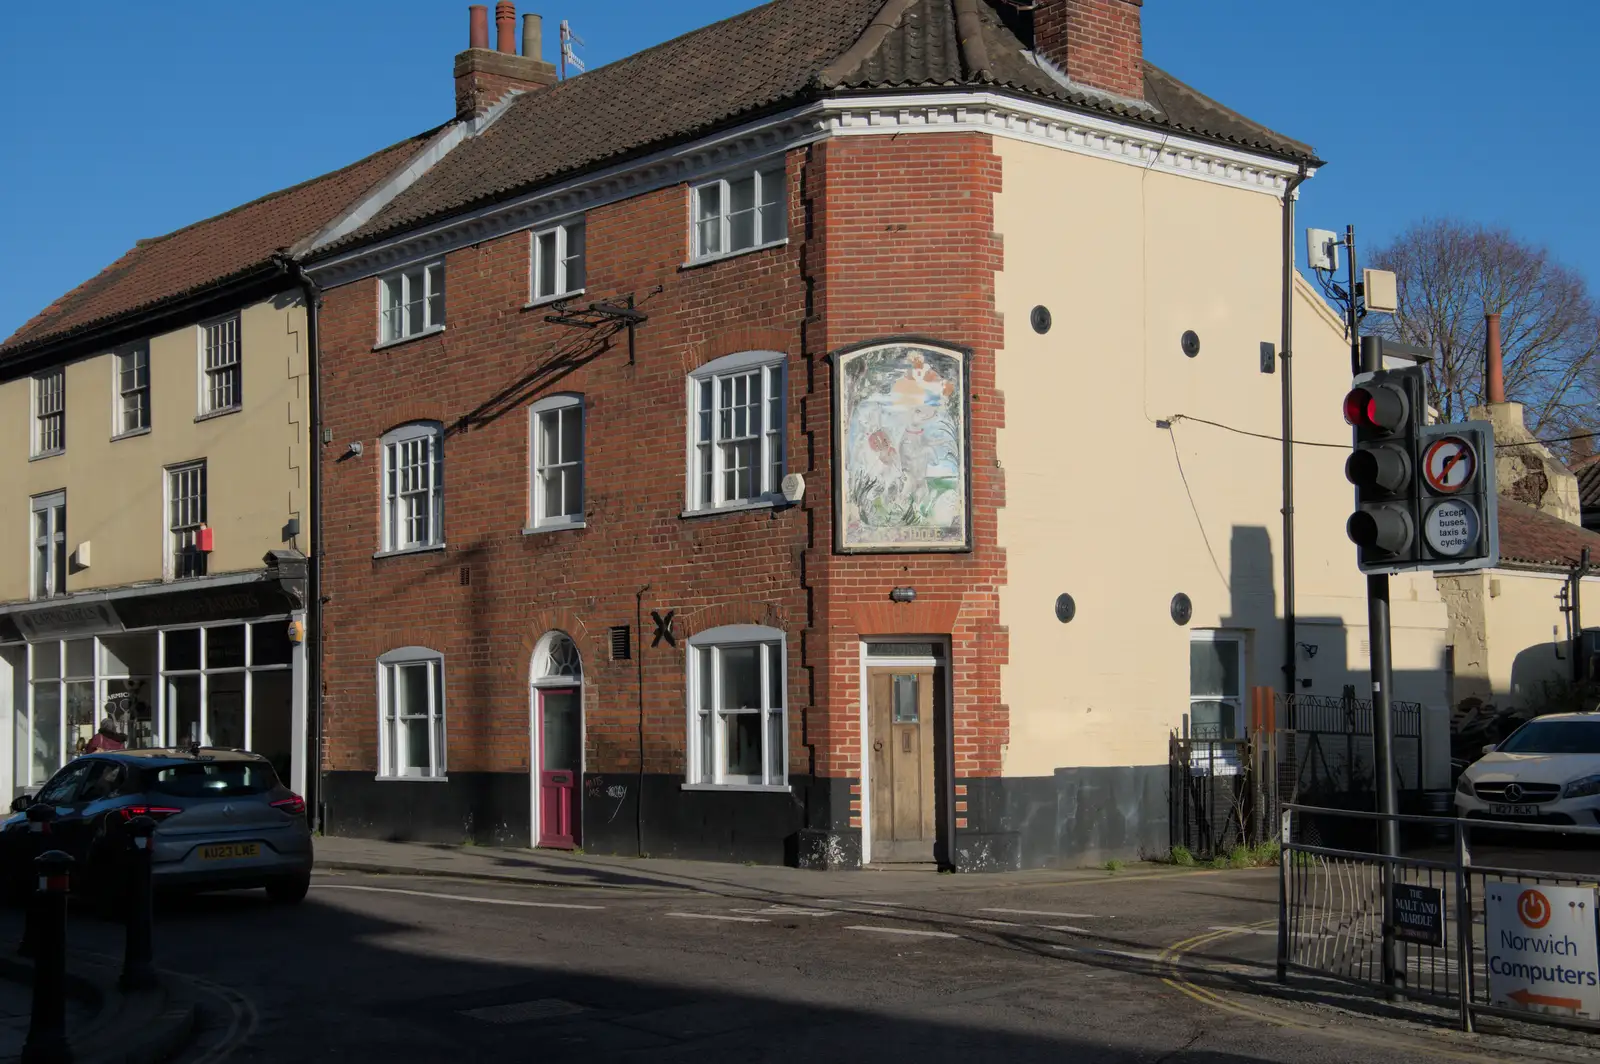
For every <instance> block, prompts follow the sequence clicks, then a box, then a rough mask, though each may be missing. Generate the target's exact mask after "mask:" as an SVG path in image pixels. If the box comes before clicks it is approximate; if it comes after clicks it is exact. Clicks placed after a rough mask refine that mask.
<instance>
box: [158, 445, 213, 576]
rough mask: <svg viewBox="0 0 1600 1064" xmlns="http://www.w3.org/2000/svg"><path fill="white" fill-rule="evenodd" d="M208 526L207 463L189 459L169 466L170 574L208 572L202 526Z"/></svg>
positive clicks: (184, 574)
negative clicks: (201, 535) (202, 548)
mask: <svg viewBox="0 0 1600 1064" xmlns="http://www.w3.org/2000/svg"><path fill="white" fill-rule="evenodd" d="M205 527H206V464H205V462H204V461H203V460H202V461H199V462H185V463H184V464H183V465H179V466H171V467H170V468H168V469H167V559H168V565H169V576H170V577H171V578H172V579H174V580H181V579H183V578H184V577H189V576H205V575H206V557H207V556H206V553H205V551H203V550H201V543H200V530H201V529H203V528H205Z"/></svg>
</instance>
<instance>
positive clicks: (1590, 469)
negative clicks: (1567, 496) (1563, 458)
mask: <svg viewBox="0 0 1600 1064" xmlns="http://www.w3.org/2000/svg"><path fill="white" fill-rule="evenodd" d="M1570 468H1571V469H1572V475H1573V476H1575V477H1577V478H1578V499H1579V502H1580V503H1581V504H1582V506H1583V508H1584V509H1585V510H1593V509H1597V508H1600V455H1595V456H1593V457H1590V458H1587V459H1585V460H1584V461H1582V462H1579V463H1575V464H1574V465H1572V466H1571V467H1570Z"/></svg>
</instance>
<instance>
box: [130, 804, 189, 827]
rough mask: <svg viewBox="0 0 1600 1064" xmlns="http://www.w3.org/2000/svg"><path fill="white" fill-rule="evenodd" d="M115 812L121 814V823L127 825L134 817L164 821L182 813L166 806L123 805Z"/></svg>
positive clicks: (180, 810)
mask: <svg viewBox="0 0 1600 1064" xmlns="http://www.w3.org/2000/svg"><path fill="white" fill-rule="evenodd" d="M117 812H119V813H121V814H122V820H123V823H127V822H128V821H129V820H132V819H133V818H134V817H136V816H147V817H150V818H151V819H152V820H165V819H166V818H167V817H169V816H176V815H177V814H179V813H181V812H183V810H182V809H174V808H172V807H171V806H166V805H125V806H123V807H122V808H121V809H118V810H117Z"/></svg>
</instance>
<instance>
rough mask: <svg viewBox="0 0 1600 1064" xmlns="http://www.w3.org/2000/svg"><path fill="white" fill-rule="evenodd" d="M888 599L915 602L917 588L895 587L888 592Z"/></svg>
mask: <svg viewBox="0 0 1600 1064" xmlns="http://www.w3.org/2000/svg"><path fill="white" fill-rule="evenodd" d="M889 601H890V602H915V601H917V589H916V588H914V587H897V588H895V589H894V590H893V591H891V592H889Z"/></svg>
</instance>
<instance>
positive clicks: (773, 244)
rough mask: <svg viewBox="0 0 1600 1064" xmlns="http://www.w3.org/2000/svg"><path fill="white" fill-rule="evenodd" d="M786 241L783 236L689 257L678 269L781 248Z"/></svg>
mask: <svg viewBox="0 0 1600 1064" xmlns="http://www.w3.org/2000/svg"><path fill="white" fill-rule="evenodd" d="M788 242H789V238H788V237H784V238H783V239H782V240H769V241H767V242H766V243H765V244H756V245H755V246H753V247H747V248H740V249H739V250H738V251H724V252H722V253H721V254H720V255H707V256H705V257H704V258H699V259H690V260H689V261H688V262H686V263H684V264H683V265H682V266H679V267H678V269H680V270H692V269H694V268H695V267H697V266H710V265H711V264H712V263H713V262H726V261H728V260H729V259H736V258H738V257H739V256H740V255H749V254H752V253H753V252H757V251H767V250H768V249H770V248H781V247H783V246H784V245H785V244H787V243H788Z"/></svg>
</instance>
